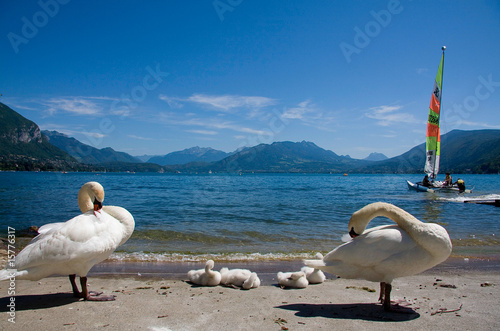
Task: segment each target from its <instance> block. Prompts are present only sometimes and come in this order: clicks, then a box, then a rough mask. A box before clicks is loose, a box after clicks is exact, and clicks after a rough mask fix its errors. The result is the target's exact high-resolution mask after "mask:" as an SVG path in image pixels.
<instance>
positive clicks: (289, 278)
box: [278, 271, 309, 288]
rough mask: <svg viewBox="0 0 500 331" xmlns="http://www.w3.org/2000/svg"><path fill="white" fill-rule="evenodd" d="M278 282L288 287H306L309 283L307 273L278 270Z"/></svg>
mask: <svg viewBox="0 0 500 331" xmlns="http://www.w3.org/2000/svg"><path fill="white" fill-rule="evenodd" d="M278 284H279V285H280V286H281V287H288V288H306V287H307V285H309V282H308V281H307V278H306V274H305V273H303V272H302V271H298V272H278Z"/></svg>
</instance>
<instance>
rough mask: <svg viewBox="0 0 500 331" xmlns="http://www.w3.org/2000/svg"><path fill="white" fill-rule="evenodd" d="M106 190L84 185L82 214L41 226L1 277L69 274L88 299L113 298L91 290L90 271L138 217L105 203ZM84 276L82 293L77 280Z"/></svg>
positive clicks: (119, 242)
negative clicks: (103, 204) (88, 274)
mask: <svg viewBox="0 0 500 331" xmlns="http://www.w3.org/2000/svg"><path fill="white" fill-rule="evenodd" d="M103 201H104V189H103V188H102V186H101V184H99V183H97V182H88V183H86V184H84V185H83V186H82V187H81V189H80V191H79V192H78V205H79V207H80V210H81V211H82V214H81V215H79V216H76V217H74V218H72V219H70V220H69V221H67V222H63V223H50V224H46V225H44V226H42V227H40V228H39V229H38V233H39V234H38V236H36V237H35V238H33V240H32V241H31V242H30V243H29V244H28V245H27V246H26V247H25V248H24V249H23V250H22V251H21V252H20V253H19V254H18V255H17V256H16V258H15V268H12V269H5V270H2V271H0V280H4V279H7V278H9V277H10V276H11V275H12V274H15V277H16V279H28V280H39V279H42V278H44V277H48V276H50V275H56V274H57V275H69V277H70V281H71V285H72V288H73V293H74V294H75V296H78V297H82V298H84V299H85V300H95V301H102V300H113V299H114V297H113V296H110V297H106V296H99V295H95V294H93V293H89V292H88V290H87V277H86V276H87V273H88V272H89V270H90V269H91V268H92V266H94V265H95V264H96V263H99V262H101V261H103V260H105V259H107V258H108V257H109V256H110V255H111V253H113V252H114V251H115V249H116V248H117V247H118V246H120V245H122V244H123V243H125V241H127V239H128V238H130V236H131V235H132V232H133V231H134V226H135V222H134V218H133V217H132V215H131V214H130V213H129V212H128V211H127V210H126V209H124V208H121V207H116V206H104V207H103V206H102V203H103ZM76 276H79V277H80V283H81V286H82V292H79V291H78V288H77V286H76V283H75V278H76Z"/></svg>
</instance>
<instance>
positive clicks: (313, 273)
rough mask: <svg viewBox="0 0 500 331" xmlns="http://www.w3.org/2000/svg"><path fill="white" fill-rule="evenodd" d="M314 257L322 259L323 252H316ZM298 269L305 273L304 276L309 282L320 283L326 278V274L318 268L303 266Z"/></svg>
mask: <svg viewBox="0 0 500 331" xmlns="http://www.w3.org/2000/svg"><path fill="white" fill-rule="evenodd" d="M316 259H317V260H323V254H321V253H316ZM300 271H302V272H303V273H305V274H306V278H307V281H308V282H309V284H321V283H323V282H324V281H325V279H326V276H325V274H324V273H323V271H321V270H319V269H314V268H311V267H307V266H305V267H302V268H301V269H300Z"/></svg>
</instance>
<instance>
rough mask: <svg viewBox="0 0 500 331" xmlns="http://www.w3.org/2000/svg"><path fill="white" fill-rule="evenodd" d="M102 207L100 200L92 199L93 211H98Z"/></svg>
mask: <svg viewBox="0 0 500 331" xmlns="http://www.w3.org/2000/svg"><path fill="white" fill-rule="evenodd" d="M101 209H102V202H101V201H99V200H97V199H94V211H98V210H101Z"/></svg>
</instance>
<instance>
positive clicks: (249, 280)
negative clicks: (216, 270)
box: [220, 268, 260, 290]
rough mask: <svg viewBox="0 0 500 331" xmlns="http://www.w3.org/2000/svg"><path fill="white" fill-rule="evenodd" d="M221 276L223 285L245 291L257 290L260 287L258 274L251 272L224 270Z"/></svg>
mask: <svg viewBox="0 0 500 331" xmlns="http://www.w3.org/2000/svg"><path fill="white" fill-rule="evenodd" d="M220 274H221V282H220V283H221V285H226V286H238V287H241V288H242V289H244V290H249V289H251V288H257V287H259V286H260V279H259V277H258V276H257V273H255V272H251V271H250V270H247V269H228V268H222V269H221V270H220Z"/></svg>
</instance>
